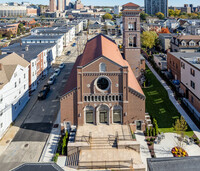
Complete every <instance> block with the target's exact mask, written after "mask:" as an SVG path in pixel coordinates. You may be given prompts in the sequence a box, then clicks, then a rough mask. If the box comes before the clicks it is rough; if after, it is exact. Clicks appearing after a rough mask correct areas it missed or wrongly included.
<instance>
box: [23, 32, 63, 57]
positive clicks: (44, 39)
mask: <svg viewBox="0 0 200 171" xmlns="http://www.w3.org/2000/svg"><path fill="white" fill-rule="evenodd" d="M21 41H22V43H23V44H41V46H43V44H44V45H45V44H51V43H52V44H54V43H55V44H56V56H61V55H62V51H63V46H64V43H63V35H54V36H52V35H51V36H50V35H48V36H46V35H43V36H42V35H41V36H40V35H31V36H28V37H24V38H22V39H21Z"/></svg>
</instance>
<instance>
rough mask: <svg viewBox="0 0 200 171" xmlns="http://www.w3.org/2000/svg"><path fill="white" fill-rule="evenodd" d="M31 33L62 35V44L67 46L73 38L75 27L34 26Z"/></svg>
mask: <svg viewBox="0 0 200 171" xmlns="http://www.w3.org/2000/svg"><path fill="white" fill-rule="evenodd" d="M31 35H45V36H47V35H49V36H54V35H63V43H64V44H63V45H64V46H68V45H69V44H70V42H71V41H72V40H73V39H74V38H75V27H50V28H35V29H32V30H31Z"/></svg>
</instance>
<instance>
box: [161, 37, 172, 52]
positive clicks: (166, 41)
mask: <svg viewBox="0 0 200 171" xmlns="http://www.w3.org/2000/svg"><path fill="white" fill-rule="evenodd" d="M158 38H159V40H160V45H161V47H162V50H163V51H164V52H166V51H167V50H168V49H170V47H171V44H170V43H171V39H172V34H167V33H160V34H159V37H158Z"/></svg>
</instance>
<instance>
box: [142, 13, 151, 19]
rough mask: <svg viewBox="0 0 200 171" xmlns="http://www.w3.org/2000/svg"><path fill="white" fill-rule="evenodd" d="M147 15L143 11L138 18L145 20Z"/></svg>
mask: <svg viewBox="0 0 200 171" xmlns="http://www.w3.org/2000/svg"><path fill="white" fill-rule="evenodd" d="M148 16H149V15H148V14H147V13H145V12H141V13H140V19H141V20H146V19H147V17H148Z"/></svg>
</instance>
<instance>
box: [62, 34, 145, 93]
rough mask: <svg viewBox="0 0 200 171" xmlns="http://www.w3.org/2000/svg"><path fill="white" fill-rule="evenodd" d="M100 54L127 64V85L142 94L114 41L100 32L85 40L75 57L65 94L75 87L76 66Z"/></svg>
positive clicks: (87, 62) (90, 60) (124, 64)
mask: <svg viewBox="0 0 200 171" xmlns="http://www.w3.org/2000/svg"><path fill="white" fill-rule="evenodd" d="M102 56H104V57H105V58H108V59H109V60H111V61H113V62H115V63H117V64H118V65H120V66H128V71H129V73H128V78H129V82H128V86H129V87H130V88H132V89H134V90H135V91H137V92H139V93H140V94H142V95H144V93H143V91H142V89H141V87H140V85H139V83H138V82H137V80H136V78H135V76H134V74H133V72H132V70H131V67H130V65H129V64H128V62H127V61H126V60H124V59H123V57H122V56H121V53H120V51H119V49H118V46H117V45H116V43H115V42H114V41H113V40H111V39H110V38H108V37H106V36H104V35H102V34H99V35H97V36H96V37H94V38H93V39H91V40H89V41H88V42H87V44H86V46H85V49H84V52H83V54H82V55H80V56H78V58H77V59H76V62H75V64H74V66H73V68H72V71H71V73H70V76H69V79H68V81H67V84H66V86H65V88H64V91H63V94H66V93H67V92H69V91H71V90H73V89H74V88H76V86H77V80H76V75H77V66H85V65H87V64H89V63H91V62H92V61H94V60H95V59H98V58H99V57H102Z"/></svg>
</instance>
